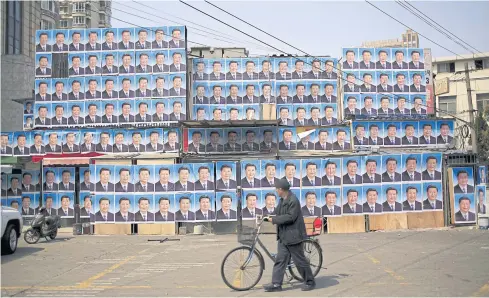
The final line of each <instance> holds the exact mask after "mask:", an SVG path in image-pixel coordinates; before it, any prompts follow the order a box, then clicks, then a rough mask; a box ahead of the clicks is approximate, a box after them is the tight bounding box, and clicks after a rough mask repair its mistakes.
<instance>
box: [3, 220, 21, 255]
mask: <svg viewBox="0 0 489 298" xmlns="http://www.w3.org/2000/svg"><path fill="white" fill-rule="evenodd" d="M17 243H18V237H17V231H16V230H15V225H14V224H9V225H8V226H7V229H5V234H3V237H2V254H8V255H9V254H13V253H14V252H15V251H16V250H17Z"/></svg>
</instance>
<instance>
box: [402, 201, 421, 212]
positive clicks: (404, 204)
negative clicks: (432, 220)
mask: <svg viewBox="0 0 489 298" xmlns="http://www.w3.org/2000/svg"><path fill="white" fill-rule="evenodd" d="M402 210H404V211H421V210H423V206H422V204H421V202H418V201H415V202H414V209H412V208H411V205H410V203H409V201H408V200H406V201H404V202H402Z"/></svg>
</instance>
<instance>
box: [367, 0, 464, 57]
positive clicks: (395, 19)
mask: <svg viewBox="0 0 489 298" xmlns="http://www.w3.org/2000/svg"><path fill="white" fill-rule="evenodd" d="M365 2H367V3H368V4H369V5H370V6H372V7H374V8H375V9H377V10H378V11H380V12H382V13H383V14H385V15H386V16H388V17H389V18H391V19H393V20H394V21H396V22H398V23H399V24H401V25H403V26H404V27H406V28H408V29H409V30H412V31H414V32H417V33H418V34H419V35H421V36H422V37H424V38H426V39H427V40H429V41H431V42H432V43H434V44H436V45H437V46H439V47H440V48H442V49H445V50H447V51H449V52H450V53H452V54H454V55H455V56H458V57H460V58H462V59H463V58H464V57H462V56H460V55H459V54H457V53H455V52H454V51H452V50H450V49H448V48H446V47H444V46H442V45H441V44H439V43H437V42H436V41H434V40H432V39H431V38H429V37H427V36H426V35H423V34H421V33H419V32H418V31H416V30H414V29H413V28H411V27H409V26H408V25H406V24H404V23H403V22H401V21H399V20H398V19H397V18H395V17H393V16H391V15H390V14H388V13H387V12H385V11H383V10H382V9H380V8H379V7H377V6H376V5H374V4H372V3H371V2H369V1H368V0H365Z"/></svg>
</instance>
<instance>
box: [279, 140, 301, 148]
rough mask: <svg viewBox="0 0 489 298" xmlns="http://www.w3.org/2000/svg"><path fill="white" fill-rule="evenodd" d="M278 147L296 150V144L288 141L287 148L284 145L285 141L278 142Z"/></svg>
mask: <svg viewBox="0 0 489 298" xmlns="http://www.w3.org/2000/svg"><path fill="white" fill-rule="evenodd" d="M278 149H279V150H297V144H296V143H294V142H290V143H289V148H287V146H286V145H285V142H284V141H282V142H280V143H279V144H278Z"/></svg>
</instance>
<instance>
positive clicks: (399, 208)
mask: <svg viewBox="0 0 489 298" xmlns="http://www.w3.org/2000/svg"><path fill="white" fill-rule="evenodd" d="M382 210H383V211H384V212H398V211H402V204H401V203H399V202H396V203H395V205H394V210H393V209H392V208H391V206H390V205H389V203H388V202H387V201H385V202H384V203H383V204H382Z"/></svg>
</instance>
